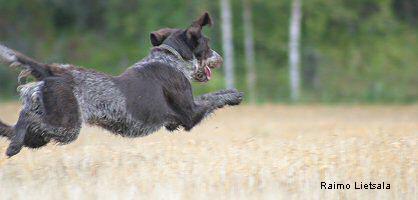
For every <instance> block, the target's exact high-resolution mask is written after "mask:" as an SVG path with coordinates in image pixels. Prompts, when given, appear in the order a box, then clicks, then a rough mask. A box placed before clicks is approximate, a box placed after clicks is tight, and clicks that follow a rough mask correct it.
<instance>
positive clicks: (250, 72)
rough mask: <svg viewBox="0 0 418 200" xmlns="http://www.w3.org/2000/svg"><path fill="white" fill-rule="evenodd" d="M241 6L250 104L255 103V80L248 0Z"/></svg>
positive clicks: (251, 26) (250, 14)
mask: <svg viewBox="0 0 418 200" xmlns="http://www.w3.org/2000/svg"><path fill="white" fill-rule="evenodd" d="M242 4H243V15H242V16H243V22H244V44H245V63H246V67H247V88H248V93H249V95H248V97H249V101H250V102H251V103H254V102H255V101H256V88H255V86H256V79H257V74H256V71H255V54H254V36H253V24H252V13H251V4H250V2H249V0H242Z"/></svg>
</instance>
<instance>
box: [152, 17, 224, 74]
mask: <svg viewBox="0 0 418 200" xmlns="http://www.w3.org/2000/svg"><path fill="white" fill-rule="evenodd" d="M207 25H209V26H211V25H212V19H211V18H210V16H209V14H208V13H207V12H206V13H204V14H203V15H202V16H200V17H199V18H198V19H197V20H195V21H193V22H192V24H191V26H190V27H188V28H187V29H173V28H163V29H160V30H158V31H154V32H152V33H151V34H150V39H151V43H152V45H153V46H159V45H161V44H165V45H168V46H170V47H171V48H174V49H175V50H176V51H177V52H178V53H179V54H180V55H181V57H182V58H183V59H184V60H189V61H191V60H193V59H196V60H197V69H189V70H193V72H192V74H193V78H194V80H196V81H199V82H207V81H209V80H210V78H211V76H212V71H211V69H212V68H217V67H220V66H221V65H222V62H223V61H222V57H221V56H220V55H219V54H218V53H216V52H215V51H214V50H212V49H211V48H210V46H209V42H210V40H209V38H207V37H206V36H204V35H203V33H202V28H203V27H204V26H207Z"/></svg>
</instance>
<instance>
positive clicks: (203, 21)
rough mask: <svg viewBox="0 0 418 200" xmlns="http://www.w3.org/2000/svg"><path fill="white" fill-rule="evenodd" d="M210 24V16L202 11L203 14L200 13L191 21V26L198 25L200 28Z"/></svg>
mask: <svg viewBox="0 0 418 200" xmlns="http://www.w3.org/2000/svg"><path fill="white" fill-rule="evenodd" d="M206 25H209V26H212V18H211V17H210V15H209V13H208V12H205V13H203V15H201V16H200V17H199V18H198V19H197V20H195V21H194V22H193V23H192V26H193V27H200V28H202V27H203V26H206Z"/></svg>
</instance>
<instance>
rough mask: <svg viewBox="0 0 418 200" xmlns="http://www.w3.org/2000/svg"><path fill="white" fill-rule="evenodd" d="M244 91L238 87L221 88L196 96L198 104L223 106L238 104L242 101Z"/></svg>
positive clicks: (215, 106)
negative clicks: (240, 90) (237, 88)
mask: <svg viewBox="0 0 418 200" xmlns="http://www.w3.org/2000/svg"><path fill="white" fill-rule="evenodd" d="M243 97H244V93H242V92H239V91H238V90H236V89H226V90H220V91H218V92H213V93H208V94H204V95H201V96H199V97H197V98H196V103H197V104H208V105H209V106H211V107H214V109H216V108H222V107H224V106H225V105H230V106H234V105H238V104H240V103H241V101H242V99H243Z"/></svg>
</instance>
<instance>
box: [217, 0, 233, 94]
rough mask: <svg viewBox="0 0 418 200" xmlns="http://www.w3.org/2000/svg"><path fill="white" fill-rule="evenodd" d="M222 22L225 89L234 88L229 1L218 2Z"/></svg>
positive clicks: (221, 0)
mask: <svg viewBox="0 0 418 200" xmlns="http://www.w3.org/2000/svg"><path fill="white" fill-rule="evenodd" d="M220 6H221V20H222V47H223V53H224V54H223V58H224V71H225V82H226V87H227V88H234V47H233V41H232V19H231V6H230V1H229V0H220Z"/></svg>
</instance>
